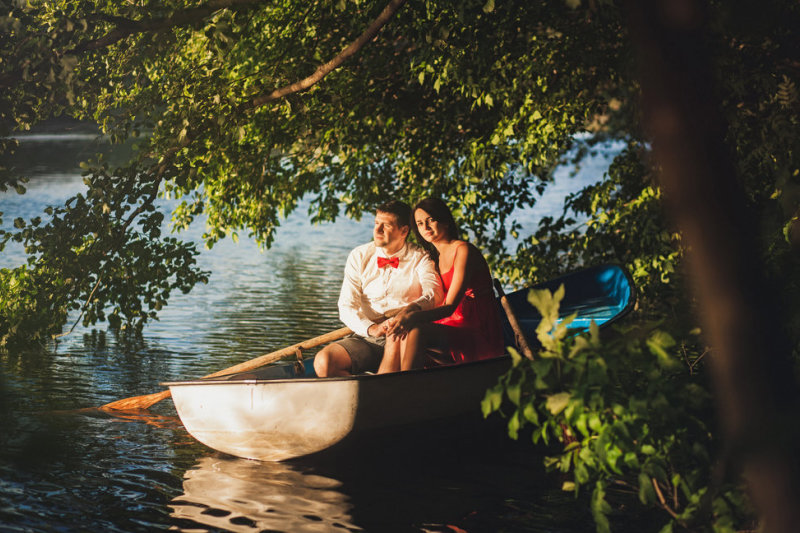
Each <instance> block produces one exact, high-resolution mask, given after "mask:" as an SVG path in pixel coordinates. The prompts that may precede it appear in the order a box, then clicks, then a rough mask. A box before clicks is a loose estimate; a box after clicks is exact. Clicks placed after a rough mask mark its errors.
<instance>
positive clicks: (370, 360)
mask: <svg viewBox="0 0 800 533" xmlns="http://www.w3.org/2000/svg"><path fill="white" fill-rule="evenodd" d="M410 223H411V208H410V207H409V206H408V205H407V204H405V203H403V202H400V201H397V200H394V201H391V202H387V203H385V204H383V205H381V206H380V207H378V209H377V212H376V213H375V227H374V229H373V231H372V237H373V241H372V242H370V243H367V244H363V245H361V246H359V247H357V248H355V249H354V250H353V251H352V252H350V255H349V256H348V258H347V265H346V266H345V269H344V281H343V282H342V291H341V293H340V295H339V317H340V318H341V320H342V322H344V323H345V325H346V326H347V327H349V328H350V329H352V330H353V333H354V335H353V336H350V337H347V338H345V339H342V340H341V341H338V342H336V343H333V344H329V345H328V346H326V347H325V348H323V349H322V350H321V351H320V352H319V353H318V354H317V355H316V357H315V358H314V370H315V371H316V372H317V375H318V376H319V377H332V376H349V375H351V374H358V373H362V372H368V371H369V372H374V371H375V370H377V368H378V366H379V365H380V362H381V358H382V357H383V346H384V344H385V341H386V324H384V323H383V321H384V320H385V318H386V316H385V314H386V313H387V312H392V311H400V310H402V309H404V308H407V307H408V308H410V309H409V310H413V309H422V310H425V309H430V308H432V307H434V306H436V305H438V304H439V303H440V302H441V301H442V298H443V289H442V284H441V281H440V280H439V275H438V274H437V273H436V268H435V266H434V264H433V261H431V259H430V258H429V257H428V254H427V253H426V252H425V251H424V250H422V248H420V247H418V246H416V245H414V244H411V243H407V242H406V238H407V237H408V234H409V230H410V226H409V224H410Z"/></svg>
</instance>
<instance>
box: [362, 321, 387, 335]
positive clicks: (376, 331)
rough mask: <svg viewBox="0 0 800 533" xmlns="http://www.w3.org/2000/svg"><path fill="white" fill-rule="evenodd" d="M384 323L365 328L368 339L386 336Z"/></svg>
mask: <svg viewBox="0 0 800 533" xmlns="http://www.w3.org/2000/svg"><path fill="white" fill-rule="evenodd" d="M385 324H386V322H381V323H380V324H372V325H371V326H370V327H368V328H367V335H369V336H370V337H385V336H386V325H385Z"/></svg>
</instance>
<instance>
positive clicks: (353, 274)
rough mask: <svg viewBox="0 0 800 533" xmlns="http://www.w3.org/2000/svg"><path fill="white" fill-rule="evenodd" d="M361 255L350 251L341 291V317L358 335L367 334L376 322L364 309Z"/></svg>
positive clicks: (364, 335) (363, 335)
mask: <svg viewBox="0 0 800 533" xmlns="http://www.w3.org/2000/svg"><path fill="white" fill-rule="evenodd" d="M359 263H360V257H358V254H356V252H355V251H353V252H350V255H349V256H348V257H347V264H346V265H345V267H344V280H343V281H342V291H341V292H340V293H339V318H340V319H341V321H342V322H344V325H345V326H347V327H348V328H350V329H352V330H353V332H354V333H356V334H357V335H361V336H362V337H366V336H367V330H368V329H369V327H370V326H371V325H372V324H374V322H372V321H371V320H369V319H368V318H367V317H366V316H365V315H364V313H363V311H362V302H361V293H362V290H361V276H360V271H361V269H360V265H359Z"/></svg>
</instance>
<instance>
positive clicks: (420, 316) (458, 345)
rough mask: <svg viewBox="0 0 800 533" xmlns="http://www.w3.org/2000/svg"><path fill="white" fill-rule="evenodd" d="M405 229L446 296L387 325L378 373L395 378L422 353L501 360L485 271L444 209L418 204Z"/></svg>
mask: <svg viewBox="0 0 800 533" xmlns="http://www.w3.org/2000/svg"><path fill="white" fill-rule="evenodd" d="M412 216H413V220H412V223H411V227H412V228H413V229H414V233H415V234H416V236H417V241H418V242H420V243H421V244H422V245H423V246H424V247H425V249H426V250H427V251H428V253H429V254H430V256H431V259H433V261H434V263H435V264H436V266H437V270H438V271H439V274H440V276H441V278H442V282H443V284H444V288H445V291H446V294H445V300H444V303H443V304H442V305H441V306H439V307H436V308H433V309H429V310H427V311H418V310H415V311H405V312H403V313H401V314H399V315H397V316H395V317H394V318H392V319H390V320H389V321H388V327H387V337H386V338H387V341H386V348H385V350H384V357H383V360H382V361H381V366H380V368H379V369H378V372H379V373H382V372H396V371H398V370H409V369H412V368H418V367H420V366H422V365H423V364H424V362H425V361H424V359H425V358H424V351H425V349H427V348H432V349H433V350H435V351H438V350H442V351H443V352H444V354H445V362H451V363H463V362H467V361H475V360H478V359H488V358H491V357H498V356H500V355H503V353H504V352H505V347H504V343H503V333H502V329H501V326H500V316H499V314H498V309H497V302H496V301H495V297H494V291H493V289H492V277H491V274H490V273H489V265H488V264H486V260H485V259H484V258H483V256H482V255H481V253H480V251H479V250H478V249H477V248H476V247H475V246H473V245H472V244H470V243H468V242H466V241H463V240H461V239H459V229H458V226H457V225H456V223H455V220H453V215H452V213H450V209H448V207H447V205H446V204H445V203H444V202H443V201H441V200H439V199H436V198H425V199H424V200H421V201H420V202H419V203H418V204H417V205H416V206H415V207H414V210H413V214H412Z"/></svg>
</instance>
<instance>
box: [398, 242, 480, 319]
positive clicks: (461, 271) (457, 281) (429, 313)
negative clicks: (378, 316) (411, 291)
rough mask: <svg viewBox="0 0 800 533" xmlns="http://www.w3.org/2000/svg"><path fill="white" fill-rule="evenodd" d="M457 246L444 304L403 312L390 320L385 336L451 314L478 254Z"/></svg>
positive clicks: (466, 244)
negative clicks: (451, 277) (451, 276)
mask: <svg viewBox="0 0 800 533" xmlns="http://www.w3.org/2000/svg"><path fill="white" fill-rule="evenodd" d="M457 246H458V247H457V248H456V253H455V257H454V259H453V279H452V281H451V282H450V288H449V289H448V291H447V297H446V298H445V300H444V303H443V304H442V305H440V306H439V307H434V308H433V309H428V310H424V311H422V310H403V311H402V312H401V313H399V314H398V315H397V316H395V317H394V319H392V321H391V324H390V326H389V328H388V330H387V335H397V334H402V333H404V332H407V331H408V330H410V329H412V328H414V327H415V326H417V325H419V324H423V323H426V322H434V321H436V320H439V319H442V318H445V317H448V316H450V315H452V314H453V311H455V310H456V308H457V307H458V304H459V303H461V299H462V298H463V297H464V293H465V292H466V290H467V286H468V282H469V280H470V279H471V277H472V272H473V271H474V270H475V266H474V265H475V260H474V258H475V254H476V253H479V252H478V251H477V249H476V248H474V247H473V246H471V245H469V244H468V243H466V242H463V241H462V242H461V243H459V244H458V245H457Z"/></svg>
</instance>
